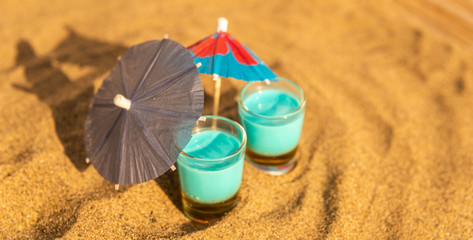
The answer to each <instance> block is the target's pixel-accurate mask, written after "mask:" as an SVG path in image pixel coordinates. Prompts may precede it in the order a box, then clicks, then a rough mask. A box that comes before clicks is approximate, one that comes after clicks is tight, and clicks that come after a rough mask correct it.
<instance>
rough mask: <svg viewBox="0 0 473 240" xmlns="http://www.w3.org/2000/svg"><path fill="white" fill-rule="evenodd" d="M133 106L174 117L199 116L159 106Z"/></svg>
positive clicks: (189, 117) (192, 117)
mask: <svg viewBox="0 0 473 240" xmlns="http://www.w3.org/2000/svg"><path fill="white" fill-rule="evenodd" d="M135 108H137V109H141V110H144V111H148V112H155V113H159V114H164V115H167V116H171V117H176V118H188V119H194V118H195V119H197V118H199V117H200V115H194V114H188V113H185V112H177V111H172V110H165V109H160V108H152V107H144V106H135Z"/></svg>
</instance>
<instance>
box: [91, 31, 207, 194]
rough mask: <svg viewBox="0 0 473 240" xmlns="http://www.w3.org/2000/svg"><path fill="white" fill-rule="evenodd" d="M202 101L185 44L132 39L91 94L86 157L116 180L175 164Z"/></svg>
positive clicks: (129, 180) (152, 174) (133, 179)
mask: <svg viewBox="0 0 473 240" xmlns="http://www.w3.org/2000/svg"><path fill="white" fill-rule="evenodd" d="M203 102H204V92H203V88H202V83H201V80H200V77H199V71H198V70H197V67H196V65H195V64H194V59H193V58H192V55H191V54H190V53H189V51H187V49H186V48H185V47H184V46H182V45H181V44H179V43H177V42H175V41H172V40H168V39H163V40H161V41H158V40H154V41H148V42H144V43H141V44H138V45H135V46H133V47H131V48H130V49H129V50H128V51H127V52H126V53H125V54H124V55H123V56H122V58H121V59H120V60H119V61H118V62H117V64H116V65H115V67H114V68H113V69H112V71H111V73H110V75H109V76H108V77H107V78H105V80H104V81H103V84H102V86H101V87H100V88H99V90H98V92H97V94H96V95H95V96H94V99H93V102H92V105H91V108H90V110H89V113H88V116H87V119H86V123H85V146H86V150H87V157H88V159H89V161H90V162H91V163H92V165H93V166H94V167H95V168H96V169H97V171H98V172H99V173H100V175H102V177H103V178H105V179H106V180H108V181H110V182H112V183H115V184H120V185H121V184H127V185H128V184H138V183H142V182H146V181H149V180H151V179H154V178H156V177H158V176H160V175H162V174H163V173H165V172H166V171H168V170H169V168H172V167H174V164H175V162H176V159H177V156H178V155H179V152H180V150H179V149H180V148H182V146H185V145H186V144H187V143H188V142H189V141H190V138H191V134H192V128H193V127H194V125H195V124H196V121H197V119H198V118H199V117H200V116H201V114H202V109H203V105H204V104H203ZM178 146H179V147H178Z"/></svg>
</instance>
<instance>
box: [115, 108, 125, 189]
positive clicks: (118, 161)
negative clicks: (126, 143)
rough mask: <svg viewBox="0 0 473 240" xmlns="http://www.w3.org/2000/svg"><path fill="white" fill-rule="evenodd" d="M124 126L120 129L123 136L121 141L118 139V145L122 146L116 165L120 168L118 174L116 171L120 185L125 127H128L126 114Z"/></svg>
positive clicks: (119, 149)
mask: <svg viewBox="0 0 473 240" xmlns="http://www.w3.org/2000/svg"><path fill="white" fill-rule="evenodd" d="M123 118H124V119H123V124H122V126H121V129H120V132H121V133H122V134H120V139H118V144H119V145H120V146H119V148H118V155H117V163H116V165H115V167H118V172H117V171H115V172H116V173H117V176H116V178H117V179H116V181H115V182H117V183H118V181H119V180H120V172H121V165H122V152H123V136H124V135H125V132H124V131H125V130H126V129H127V128H125V125H126V119H127V118H126V114H125V116H123Z"/></svg>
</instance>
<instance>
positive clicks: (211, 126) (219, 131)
mask: <svg viewBox="0 0 473 240" xmlns="http://www.w3.org/2000/svg"><path fill="white" fill-rule="evenodd" d="M245 148H246V133H245V130H244V129H243V127H242V126H241V125H240V124H238V123H236V122H234V121H232V120H230V119H227V118H224V117H218V116H204V117H201V119H199V121H198V122H197V124H196V126H195V127H194V130H193V133H192V138H191V140H190V142H189V143H188V144H187V145H186V146H185V148H184V149H183V150H182V151H181V153H180V155H179V157H178V159H177V169H178V175H179V182H180V187H181V194H182V202H183V210H184V213H185V214H186V216H187V217H188V218H190V219H191V220H193V221H196V222H200V223H207V222H208V221H209V220H211V219H213V218H218V217H221V216H223V215H224V214H225V213H226V212H228V211H229V210H231V209H232V208H233V207H235V206H236V204H237V202H238V201H239V197H238V191H239V189H240V185H241V179H242V174H243V164H244V159H245Z"/></svg>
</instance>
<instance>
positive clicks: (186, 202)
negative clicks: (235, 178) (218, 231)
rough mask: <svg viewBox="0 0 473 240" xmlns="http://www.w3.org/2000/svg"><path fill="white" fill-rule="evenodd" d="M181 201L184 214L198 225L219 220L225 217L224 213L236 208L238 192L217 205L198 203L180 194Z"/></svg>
mask: <svg viewBox="0 0 473 240" xmlns="http://www.w3.org/2000/svg"><path fill="white" fill-rule="evenodd" d="M181 194H182V201H183V208H184V213H185V214H186V215H187V217H189V218H190V219H191V220H193V221H196V222H199V223H208V221H209V220H211V219H214V218H219V217H222V216H223V215H225V213H226V212H228V211H230V210H231V209H232V208H234V207H235V206H236V204H237V203H238V201H239V200H240V198H239V197H238V192H237V193H236V194H235V195H233V196H232V197H231V198H229V199H228V200H225V201H223V202H218V203H211V204H208V203H199V202H196V201H194V200H192V199H190V198H188V197H187V196H186V194H184V193H182V192H181Z"/></svg>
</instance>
